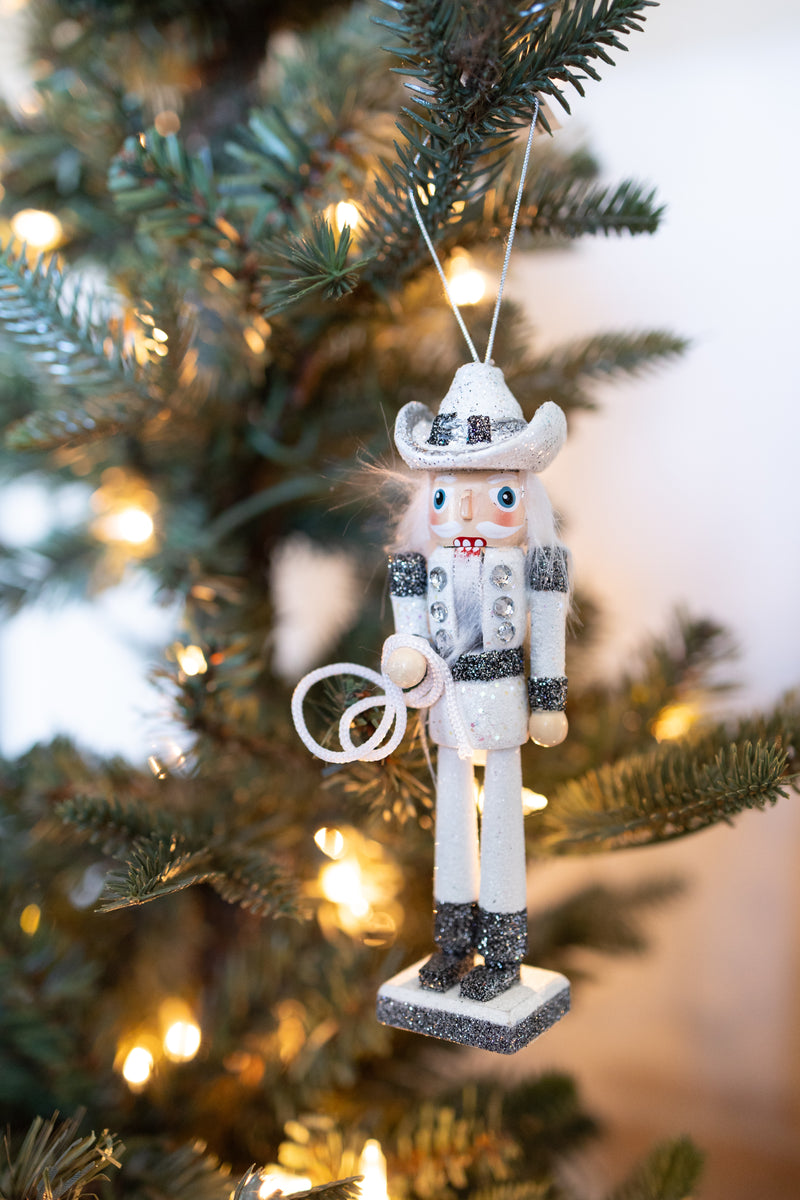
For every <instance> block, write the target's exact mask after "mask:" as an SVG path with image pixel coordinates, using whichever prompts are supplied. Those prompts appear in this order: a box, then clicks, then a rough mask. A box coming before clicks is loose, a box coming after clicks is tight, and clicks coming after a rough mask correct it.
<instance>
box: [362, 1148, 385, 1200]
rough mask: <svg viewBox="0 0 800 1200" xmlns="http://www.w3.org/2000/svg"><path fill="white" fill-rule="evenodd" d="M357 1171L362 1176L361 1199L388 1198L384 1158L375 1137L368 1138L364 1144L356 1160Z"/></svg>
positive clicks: (377, 1199) (378, 1199)
mask: <svg viewBox="0 0 800 1200" xmlns="http://www.w3.org/2000/svg"><path fill="white" fill-rule="evenodd" d="M358 1169H359V1173H360V1174H361V1175H363V1176H364V1181H363V1183H362V1184H361V1185H360V1186H361V1200H389V1192H388V1191H387V1187H386V1184H387V1180H386V1159H385V1157H384V1154H383V1151H382V1150H381V1144H380V1142H379V1141H377V1140H376V1139H375V1138H370V1139H369V1141H368V1142H366V1143H365V1145H364V1150H363V1152H362V1154H361V1158H360V1159H359V1161H358Z"/></svg>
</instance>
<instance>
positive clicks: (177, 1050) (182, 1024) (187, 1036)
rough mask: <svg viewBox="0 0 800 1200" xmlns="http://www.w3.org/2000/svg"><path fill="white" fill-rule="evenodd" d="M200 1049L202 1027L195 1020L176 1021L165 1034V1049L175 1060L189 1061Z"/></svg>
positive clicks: (168, 1056)
mask: <svg viewBox="0 0 800 1200" xmlns="http://www.w3.org/2000/svg"><path fill="white" fill-rule="evenodd" d="M199 1049H200V1028H199V1026H197V1025H195V1023H194V1021H175V1022H174V1023H173V1024H172V1025H170V1027H169V1029H168V1030H167V1032H166V1033H165V1034H164V1051H165V1053H166V1055H167V1058H171V1059H172V1061H173V1062H188V1061H189V1059H190V1058H194V1056H195V1054H197V1051H198V1050H199Z"/></svg>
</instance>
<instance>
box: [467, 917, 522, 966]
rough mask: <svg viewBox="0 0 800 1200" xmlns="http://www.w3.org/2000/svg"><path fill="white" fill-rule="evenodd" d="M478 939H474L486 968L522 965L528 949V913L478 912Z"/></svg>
mask: <svg viewBox="0 0 800 1200" xmlns="http://www.w3.org/2000/svg"><path fill="white" fill-rule="evenodd" d="M477 926H478V936H477V938H476V939H475V941H476V945H477V948H478V950H479V951H480V953H481V954H482V955H483V957H484V959H485V960H486V965H487V966H488V967H492V966H495V965H497V966H501V965H504V964H506V963H515V962H522V959H523V958H524V957H525V954H526V952H527V950H528V914H527V912H526V911H525V909H524V908H523V909H522V910H521V911H520V912H512V913H495V912H487V911H486V910H485V909H483V908H479V909H478V916H477Z"/></svg>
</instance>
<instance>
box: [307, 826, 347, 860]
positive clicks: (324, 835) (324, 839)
mask: <svg viewBox="0 0 800 1200" xmlns="http://www.w3.org/2000/svg"><path fill="white" fill-rule="evenodd" d="M314 841H315V842H316V843H317V846H318V847H319V848H320V850H321V851H322V853H323V854H327V856H328V858H341V856H342V854H343V853H344V838H343V837H342V834H341V833H340V831H339V830H338V829H327V828H326V827H325V826H324V825H323V826H322V828H321V829H318V830H317V832H316V833H315V834H314Z"/></svg>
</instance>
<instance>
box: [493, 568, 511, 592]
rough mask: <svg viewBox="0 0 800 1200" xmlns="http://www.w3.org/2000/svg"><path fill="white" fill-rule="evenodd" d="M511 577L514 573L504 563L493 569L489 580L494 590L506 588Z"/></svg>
mask: <svg viewBox="0 0 800 1200" xmlns="http://www.w3.org/2000/svg"><path fill="white" fill-rule="evenodd" d="M513 577H514V572H513V571H512V570H511V567H509V566H506V564H505V563H500V564H499V565H498V566H496V567H495V568H494V569H493V571H492V574H491V576H490V579H491V581H492V583H493V584H494V586H495V587H496V588H507V587H508V586H509V585H510V583H511V580H512V579H513Z"/></svg>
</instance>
